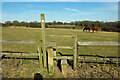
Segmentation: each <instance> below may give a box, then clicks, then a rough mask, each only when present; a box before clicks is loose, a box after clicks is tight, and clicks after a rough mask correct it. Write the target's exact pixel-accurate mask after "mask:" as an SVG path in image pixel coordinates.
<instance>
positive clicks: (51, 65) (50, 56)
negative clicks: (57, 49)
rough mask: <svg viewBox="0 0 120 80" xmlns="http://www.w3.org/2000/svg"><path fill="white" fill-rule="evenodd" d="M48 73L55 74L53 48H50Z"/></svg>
mask: <svg viewBox="0 0 120 80" xmlns="http://www.w3.org/2000/svg"><path fill="white" fill-rule="evenodd" d="M47 50H48V71H49V72H52V73H53V72H54V70H53V48H52V47H48V48H47Z"/></svg>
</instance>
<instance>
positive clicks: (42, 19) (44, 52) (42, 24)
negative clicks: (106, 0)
mask: <svg viewBox="0 0 120 80" xmlns="http://www.w3.org/2000/svg"><path fill="white" fill-rule="evenodd" d="M41 27H42V50H43V66H44V68H46V44H45V18H44V14H41Z"/></svg>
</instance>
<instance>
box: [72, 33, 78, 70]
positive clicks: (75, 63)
mask: <svg viewBox="0 0 120 80" xmlns="http://www.w3.org/2000/svg"><path fill="white" fill-rule="evenodd" d="M76 66H77V35H76V34H75V35H74V55H73V69H76Z"/></svg>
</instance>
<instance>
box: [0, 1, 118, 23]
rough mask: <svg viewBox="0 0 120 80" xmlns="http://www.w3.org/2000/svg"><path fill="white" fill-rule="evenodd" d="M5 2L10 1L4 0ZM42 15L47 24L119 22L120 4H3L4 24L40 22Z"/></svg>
mask: <svg viewBox="0 0 120 80" xmlns="http://www.w3.org/2000/svg"><path fill="white" fill-rule="evenodd" d="M4 1H9V0H4ZM11 1H16V0H11ZM17 1H19V0H17ZM24 1H32V0H24ZM36 1H39V0H36ZM59 1H62V0H59ZM66 1H67V0H66ZM71 1H72V0H71ZM77 1H80V0H77ZM106 1H107V0H106ZM116 1H117V0H116ZM42 13H44V14H45V19H46V21H47V22H52V21H54V20H56V21H63V22H70V21H82V20H91V21H96V20H98V21H117V20H118V2H3V3H2V22H5V21H8V20H10V21H13V20H18V21H27V22H30V21H39V22H40V14H42Z"/></svg>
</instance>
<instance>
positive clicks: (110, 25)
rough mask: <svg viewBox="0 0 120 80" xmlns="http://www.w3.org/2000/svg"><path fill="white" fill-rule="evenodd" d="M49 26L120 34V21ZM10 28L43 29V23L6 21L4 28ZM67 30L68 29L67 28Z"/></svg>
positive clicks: (55, 23) (66, 23)
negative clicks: (93, 29) (86, 28)
mask: <svg viewBox="0 0 120 80" xmlns="http://www.w3.org/2000/svg"><path fill="white" fill-rule="evenodd" d="M49 25H53V26H54V28H57V27H55V25H61V26H63V25H72V26H73V29H82V28H83V27H98V28H99V29H101V31H111V32H120V21H115V22H102V21H71V22H60V21H58V22H56V21H53V22H46V24H45V27H46V28H49ZM10 26H18V27H32V28H41V22H37V21H33V22H25V21H22V22H19V21H17V20H14V21H12V22H11V21H6V22H4V23H2V27H10ZM62 28H64V27H62ZM65 28H66V27H65Z"/></svg>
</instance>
